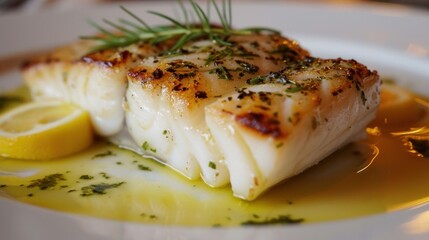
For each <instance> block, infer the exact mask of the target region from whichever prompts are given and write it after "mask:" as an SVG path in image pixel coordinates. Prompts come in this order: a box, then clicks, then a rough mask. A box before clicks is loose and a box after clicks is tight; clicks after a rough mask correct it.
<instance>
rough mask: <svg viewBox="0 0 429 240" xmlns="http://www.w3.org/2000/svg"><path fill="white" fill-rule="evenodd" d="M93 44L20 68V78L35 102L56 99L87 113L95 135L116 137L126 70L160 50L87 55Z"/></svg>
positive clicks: (59, 51)
mask: <svg viewBox="0 0 429 240" xmlns="http://www.w3.org/2000/svg"><path fill="white" fill-rule="evenodd" d="M92 47H93V44H92V43H91V42H89V41H79V42H77V43H75V44H71V45H69V46H66V47H63V48H59V49H57V50H55V51H54V52H52V53H51V54H49V55H47V56H43V57H41V58H39V59H34V60H31V61H29V62H27V63H26V64H25V65H24V66H23V78H24V81H25V82H26V84H27V85H28V86H29V88H30V91H31V95H32V97H33V99H35V100H36V101H43V100H47V99H60V100H63V101H67V102H72V103H75V104H77V105H80V106H81V107H83V108H85V109H87V110H88V112H89V113H90V116H91V120H92V122H93V125H94V127H95V130H96V131H97V132H98V134H100V135H102V136H110V135H113V134H116V133H118V132H119V131H120V130H121V129H122V127H123V122H124V111H123V109H122V101H123V97H124V95H125V90H126V86H127V77H126V75H127V70H128V69H129V68H130V67H131V66H132V65H133V63H134V62H136V61H137V60H138V59H142V58H144V57H146V56H151V55H157V54H159V53H160V51H161V50H162V49H163V48H162V47H158V46H152V45H149V44H135V45H132V46H129V47H127V48H123V49H115V50H104V51H98V52H94V53H90V54H88V52H90V51H91V48H92Z"/></svg>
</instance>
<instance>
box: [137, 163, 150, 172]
mask: <svg viewBox="0 0 429 240" xmlns="http://www.w3.org/2000/svg"><path fill="white" fill-rule="evenodd" d="M137 167H138V169H139V170H142V171H148V172H151V171H152V169H151V168H150V167H148V166H145V165H143V164H139V165H137Z"/></svg>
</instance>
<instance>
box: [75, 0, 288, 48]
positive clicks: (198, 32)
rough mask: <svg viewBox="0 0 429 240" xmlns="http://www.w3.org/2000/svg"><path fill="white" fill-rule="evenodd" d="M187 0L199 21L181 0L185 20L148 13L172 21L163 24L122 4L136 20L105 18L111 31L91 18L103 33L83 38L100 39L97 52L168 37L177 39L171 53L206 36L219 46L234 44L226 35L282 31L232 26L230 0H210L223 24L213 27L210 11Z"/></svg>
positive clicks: (123, 8)
mask: <svg viewBox="0 0 429 240" xmlns="http://www.w3.org/2000/svg"><path fill="white" fill-rule="evenodd" d="M188 1H189V4H190V6H191V9H192V11H193V12H192V14H193V15H195V16H196V18H197V19H198V22H196V23H191V22H190V20H189V16H190V13H189V12H188V10H187V9H186V7H185V6H184V4H183V2H182V1H181V0H179V5H180V9H181V11H182V14H183V18H184V20H185V21H184V22H180V21H177V20H175V19H174V18H172V17H170V16H167V15H165V14H163V13H160V12H156V11H148V13H149V14H152V15H155V16H158V17H160V18H163V19H165V20H166V21H167V22H169V24H170V25H162V26H150V25H148V24H147V23H146V22H145V21H144V20H143V19H141V18H140V17H138V16H137V15H135V14H134V13H133V12H131V11H130V10H128V9H127V8H125V7H124V6H121V9H122V10H123V11H124V12H125V13H126V14H128V15H129V16H130V17H131V18H132V20H133V21H130V20H126V19H119V21H118V23H114V22H111V21H109V20H106V19H104V20H103V22H104V23H105V24H106V25H107V26H109V27H111V28H113V30H112V31H109V30H107V29H106V28H104V27H102V26H101V25H99V24H97V23H95V22H92V21H91V22H90V24H91V25H92V26H93V27H94V28H96V29H97V30H98V31H99V32H100V33H102V34H103V36H84V37H81V38H83V39H90V40H95V41H98V42H99V45H97V46H96V47H95V48H94V49H93V50H94V51H98V50H103V49H110V48H115V47H126V46H128V45H131V44H133V43H138V42H148V43H151V44H157V43H161V42H164V41H167V40H169V39H176V42H175V44H174V45H173V46H172V47H171V48H170V50H169V52H170V53H171V52H175V51H177V50H179V49H181V48H182V47H183V46H184V45H185V44H186V43H188V42H189V41H192V40H194V39H197V38H206V39H210V40H212V41H214V42H215V43H217V44H219V45H226V46H229V45H231V43H230V42H228V40H227V38H228V37H229V36H232V35H249V34H252V33H257V32H268V33H271V34H280V32H279V31H277V30H274V29H270V28H265V27H251V28H242V29H233V28H232V11H231V0H223V1H222V8H220V7H219V6H218V4H217V3H216V1H215V0H209V2H208V9H210V6H211V5H212V6H213V7H214V9H215V11H216V14H217V17H218V19H219V21H220V24H221V26H220V27H214V26H213V25H212V24H211V20H210V14H209V13H210V12H209V10H207V11H204V10H203V9H202V8H201V6H200V5H199V4H198V3H196V2H195V1H194V0H188Z"/></svg>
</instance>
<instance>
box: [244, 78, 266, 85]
mask: <svg viewBox="0 0 429 240" xmlns="http://www.w3.org/2000/svg"><path fill="white" fill-rule="evenodd" d="M264 80H265V77H263V76H257V77H254V78H249V79H247V81H246V82H247V84H250V85H258V84H262V83H264Z"/></svg>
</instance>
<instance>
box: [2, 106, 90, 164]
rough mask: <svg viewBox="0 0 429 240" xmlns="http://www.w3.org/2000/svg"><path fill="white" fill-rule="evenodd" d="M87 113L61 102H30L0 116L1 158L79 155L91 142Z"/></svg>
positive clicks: (40, 158)
mask: <svg viewBox="0 0 429 240" xmlns="http://www.w3.org/2000/svg"><path fill="white" fill-rule="evenodd" d="M93 139H94V134H93V130H92V126H91V122H90V118H89V115H88V113H87V112H86V111H84V110H82V109H80V108H78V107H76V106H74V105H72V104H67V103H62V102H33V103H27V104H24V105H21V106H19V107H17V108H14V109H12V110H11V111H9V112H6V113H5V114H3V115H1V116H0V155H1V156H4V157H9V158H18V159H27V160H48V159H53V158H58V157H62V156H66V155H69V154H72V153H76V152H79V151H81V150H83V149H85V148H87V147H88V146H90V145H91V144H92V142H93Z"/></svg>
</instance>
